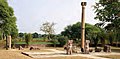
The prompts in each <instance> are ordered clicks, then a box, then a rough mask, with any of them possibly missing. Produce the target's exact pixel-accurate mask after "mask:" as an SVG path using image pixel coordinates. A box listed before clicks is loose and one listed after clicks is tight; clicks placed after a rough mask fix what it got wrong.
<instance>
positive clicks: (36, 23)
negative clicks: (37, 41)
mask: <svg viewBox="0 0 120 59" xmlns="http://www.w3.org/2000/svg"><path fill="white" fill-rule="evenodd" d="M86 1H87V6H86V16H85V20H86V21H85V22H86V23H90V24H95V23H96V22H98V21H96V20H94V17H95V14H94V11H93V8H92V5H94V4H95V0H86ZM8 3H9V5H10V6H11V7H12V8H13V9H14V14H15V16H16V17H17V26H18V29H19V32H27V33H29V32H30V33H33V32H38V33H43V32H41V31H40V26H41V24H43V23H44V22H46V21H48V22H54V23H56V25H55V33H56V34H58V33H60V32H61V31H63V30H64V28H65V27H66V26H67V25H70V24H74V23H76V22H78V21H79V22H81V0H8Z"/></svg>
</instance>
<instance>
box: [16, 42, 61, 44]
mask: <svg viewBox="0 0 120 59" xmlns="http://www.w3.org/2000/svg"><path fill="white" fill-rule="evenodd" d="M15 44H26V42H16V43H15ZM30 44H53V43H52V42H30ZM56 44H59V43H56Z"/></svg>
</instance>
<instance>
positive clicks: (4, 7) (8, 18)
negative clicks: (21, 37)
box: [0, 0, 18, 37]
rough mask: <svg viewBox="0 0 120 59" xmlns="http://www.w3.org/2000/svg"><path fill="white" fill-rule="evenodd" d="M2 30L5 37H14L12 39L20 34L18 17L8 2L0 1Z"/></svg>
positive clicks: (0, 28)
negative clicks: (17, 23) (17, 22)
mask: <svg viewBox="0 0 120 59" xmlns="http://www.w3.org/2000/svg"><path fill="white" fill-rule="evenodd" d="M0 30H1V31H2V34H3V35H5V36H7V35H12V37H17V36H15V35H16V34H18V29H17V25H16V17H15V16H14V11H13V9H12V8H11V7H10V6H9V5H8V3H7V0H0Z"/></svg>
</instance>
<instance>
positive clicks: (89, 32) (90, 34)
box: [61, 22, 101, 43]
mask: <svg viewBox="0 0 120 59" xmlns="http://www.w3.org/2000/svg"><path fill="white" fill-rule="evenodd" d="M80 27H81V23H80V22H77V23H76V24H73V25H69V26H67V27H66V28H65V30H64V31H62V32H61V34H62V35H63V36H67V37H68V38H69V39H73V40H75V42H76V43H78V42H79V39H80V37H81V35H80V34H81V28H80ZM85 28H86V29H85V36H86V39H88V40H93V38H94V39H98V38H97V35H96V34H97V33H99V32H101V30H100V28H98V27H96V26H94V25H91V24H87V23H86V26H85ZM93 41H94V43H97V41H98V40H96V41H95V40H93Z"/></svg>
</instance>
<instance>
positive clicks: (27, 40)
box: [25, 33, 32, 47]
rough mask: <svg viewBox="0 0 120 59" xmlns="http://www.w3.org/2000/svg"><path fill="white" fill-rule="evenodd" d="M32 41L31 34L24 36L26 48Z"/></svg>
mask: <svg viewBox="0 0 120 59" xmlns="http://www.w3.org/2000/svg"><path fill="white" fill-rule="evenodd" d="M31 40H32V34H30V33H29V34H26V35H25V42H26V44H27V47H28V46H29V42H30V41H31Z"/></svg>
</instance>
